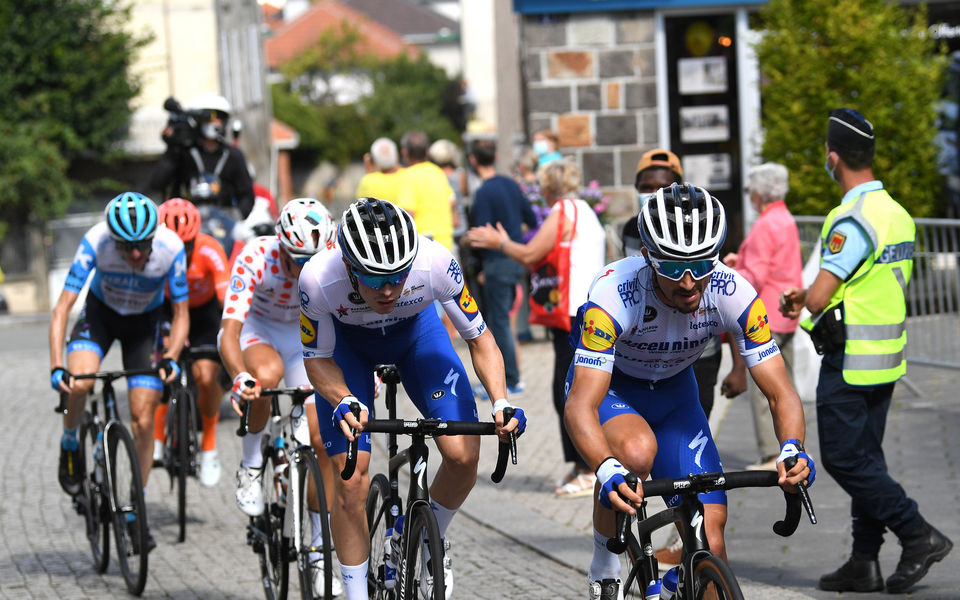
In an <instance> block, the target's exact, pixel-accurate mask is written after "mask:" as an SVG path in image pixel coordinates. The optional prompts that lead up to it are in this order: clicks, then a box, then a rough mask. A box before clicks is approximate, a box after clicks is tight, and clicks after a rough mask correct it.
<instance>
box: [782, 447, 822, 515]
mask: <svg viewBox="0 0 960 600" xmlns="http://www.w3.org/2000/svg"><path fill="white" fill-rule="evenodd" d="M796 464H797V457H796V456H789V457H787V458H785V459H784V460H783V466H785V467H786V468H787V470H788V471H789V470H790V469H792V468H793V467H794V465H796ZM805 483H806V482H804V481H801V482H800V483H798V484H797V491H798V492H799V494H800V502H801V504H803V509H804V510H805V511H807V518H808V519H810V524H811V525H816V524H817V513H815V512H814V511H813V501H812V500H810V491H809V490H807V486H806V485H805Z"/></svg>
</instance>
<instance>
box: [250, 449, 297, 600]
mask: <svg viewBox="0 0 960 600" xmlns="http://www.w3.org/2000/svg"><path fill="white" fill-rule="evenodd" d="M263 459H264V462H263V465H264V471H263V483H264V485H263V514H262V515H260V516H259V517H254V518H253V526H254V527H256V528H257V529H259V531H260V532H262V536H263V539H262V543H263V549H262V551H260V550H259V549H258V552H259V554H260V581H261V582H262V583H263V591H264V594H266V597H267V600H286V597H287V588H288V586H289V585H290V571H289V569H290V539H289V538H288V537H284V535H283V514H284V507H285V505H286V488H287V485H286V482H285V479H286V478H287V477H288V476H289V475H288V474H287V469H288V468H289V465H288V464H286V463H284V464H283V467H284V469H283V471H282V472H278V471H277V469H276V467H277V466H278V464H277V458H276V455H275V454H274V452H273V450H272V449H271V448H269V447H268V448H267V449H265V450H264V453H263ZM275 473H278V475H277V476H276V477H275V476H274V474H275ZM255 548H256V546H255Z"/></svg>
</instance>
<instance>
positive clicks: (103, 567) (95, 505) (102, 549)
mask: <svg viewBox="0 0 960 600" xmlns="http://www.w3.org/2000/svg"><path fill="white" fill-rule="evenodd" d="M99 431H100V429H99V428H98V427H97V425H96V423H94V422H93V417H92V416H91V415H90V413H89V412H86V413H84V415H83V424H82V425H81V427H80V456H81V463H80V464H82V465H83V480H82V481H83V483H82V486H81V492H82V498H79V499H78V501H79V502H80V503H81V506H80V508H81V512H82V515H83V519H84V522H85V526H86V530H87V540H89V541H90V551H91V553H92V554H93V568H94V569H95V570H96V571H97V573H105V572H106V571H107V566H108V565H109V564H110V521H111V518H110V514H109V506H110V502H109V499H108V498H107V496H106V494H105V493H104V490H105V486H104V484H102V483H101V482H98V481H97V475H96V472H97V463H96V458H95V449H96V447H97V433H98V432H99ZM102 471H103V470H101V472H102Z"/></svg>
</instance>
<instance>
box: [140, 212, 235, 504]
mask: <svg viewBox="0 0 960 600" xmlns="http://www.w3.org/2000/svg"><path fill="white" fill-rule="evenodd" d="M159 217H160V222H161V223H164V224H165V225H166V226H167V228H168V229H172V230H173V231H175V232H176V233H177V235H179V236H180V239H181V240H183V245H184V247H185V249H186V253H187V285H188V287H189V289H190V298H189V302H188V304H189V307H190V337H189V341H190V346H191V347H193V348H211V349H215V348H216V346H217V332H218V331H219V329H220V312H221V310H222V305H223V299H224V295H225V294H226V291H227V284H228V282H229V279H230V270H229V266H230V265H229V263H228V262H227V256H226V254H225V253H224V251H223V248H222V247H221V246H220V244H219V243H218V242H217V240H216V239H215V238H214V237H212V236H210V235H207V234H205V233H200V213H199V212H198V211H197V207H196V206H194V205H193V203H192V202H190V201H189V200H184V199H182V198H171V199H170V200H167V201H166V202H164V203H163V204H161V205H160V209H159ZM219 375H220V363H219V361H215V360H210V359H205V358H204V359H198V360H196V361H194V363H193V377H194V379H195V380H196V382H197V404H198V405H199V407H200V416H201V419H202V421H203V435H202V439H201V443H200V456H199V468H198V473H197V476H198V478H199V479H200V483H201V484H202V485H204V486H207V487H212V486H214V485H216V484H217V482H218V481H219V480H220V471H221V469H220V459H219V458H218V457H217V437H216V431H217V421H218V420H219V417H220V399H221V398H222V397H223V393H224V389H223V388H222V387H221V386H220V384H219V383H218V377H219ZM168 406H169V405H168V404H161V405H159V406H158V407H157V413H156V415H155V416H154V440H155V441H154V459H155V460H159V459H162V458H163V443H164V440H165V435H164V424H165V423H166V417H167V409H168Z"/></svg>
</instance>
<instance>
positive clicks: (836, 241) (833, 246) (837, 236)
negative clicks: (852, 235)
mask: <svg viewBox="0 0 960 600" xmlns="http://www.w3.org/2000/svg"><path fill="white" fill-rule="evenodd" d="M846 241H847V236H846V234H844V233H841V232H839V231H834V232H833V233H832V234H830V242H829V243H828V244H827V249H828V250H830V253H831V254H837V253H838V252H840V250H842V249H843V244H844V243H845V242H846Z"/></svg>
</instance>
